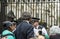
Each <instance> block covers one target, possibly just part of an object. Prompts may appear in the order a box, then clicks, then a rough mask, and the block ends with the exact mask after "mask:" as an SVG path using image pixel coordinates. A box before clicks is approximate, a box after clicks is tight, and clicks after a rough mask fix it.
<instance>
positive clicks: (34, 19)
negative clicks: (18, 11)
mask: <svg viewBox="0 0 60 39" xmlns="http://www.w3.org/2000/svg"><path fill="white" fill-rule="evenodd" d="M39 20H40V19H39V18H35V17H33V18H32V23H34V22H39Z"/></svg>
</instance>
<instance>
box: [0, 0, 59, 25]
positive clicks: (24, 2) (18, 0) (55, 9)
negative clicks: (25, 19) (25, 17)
mask: <svg viewBox="0 0 60 39" xmlns="http://www.w3.org/2000/svg"><path fill="white" fill-rule="evenodd" d="M4 1H7V3H4V4H5V5H6V4H7V6H6V7H5V9H3V10H5V12H4V13H5V15H6V14H8V13H9V11H12V12H14V15H15V16H16V20H17V19H18V18H20V17H21V14H22V12H25V11H27V12H30V13H31V15H32V16H33V17H38V18H40V21H41V22H46V23H47V26H51V25H59V23H60V16H59V15H60V5H59V4H60V0H4ZM1 10H2V9H1ZM2 13H3V12H2Z"/></svg>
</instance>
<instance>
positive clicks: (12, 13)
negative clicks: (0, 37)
mask: <svg viewBox="0 0 60 39" xmlns="http://www.w3.org/2000/svg"><path fill="white" fill-rule="evenodd" d="M7 18H8V19H7V20H8V21H14V18H16V16H15V15H14V12H13V11H12V10H11V11H9V12H8V14H7Z"/></svg>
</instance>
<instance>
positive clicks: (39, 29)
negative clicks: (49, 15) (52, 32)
mask: <svg viewBox="0 0 60 39" xmlns="http://www.w3.org/2000/svg"><path fill="white" fill-rule="evenodd" d="M39 20H40V19H39V18H34V17H33V18H32V25H33V27H34V33H35V36H36V35H37V36H39V35H42V36H44V37H45V38H46V39H49V36H48V34H47V31H46V29H45V28H44V27H43V26H41V25H39Z"/></svg>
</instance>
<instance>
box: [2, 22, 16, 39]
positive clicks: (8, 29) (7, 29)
mask: <svg viewBox="0 0 60 39" xmlns="http://www.w3.org/2000/svg"><path fill="white" fill-rule="evenodd" d="M3 26H4V29H3V31H2V33H1V39H16V38H15V35H14V34H13V33H12V31H13V30H14V29H15V28H16V26H15V23H14V22H10V21H5V22H3Z"/></svg>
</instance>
